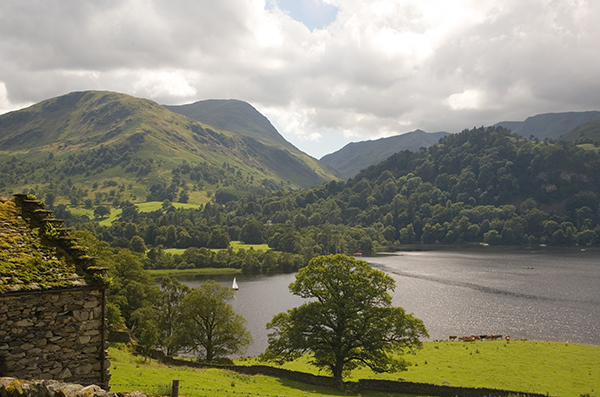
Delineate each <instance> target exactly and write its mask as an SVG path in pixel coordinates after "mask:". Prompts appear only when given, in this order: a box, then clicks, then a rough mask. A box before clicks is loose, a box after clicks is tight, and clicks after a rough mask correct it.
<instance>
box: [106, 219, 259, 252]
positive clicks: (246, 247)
mask: <svg viewBox="0 0 600 397" xmlns="http://www.w3.org/2000/svg"><path fill="white" fill-rule="evenodd" d="M101 224H102V223H101ZM229 246H230V247H231V249H233V250H234V251H239V250H241V249H243V250H249V249H250V248H252V249H253V250H254V251H268V250H270V248H269V245H268V244H244V243H242V242H241V241H232V242H230V243H229ZM186 249H187V248H166V249H165V252H166V253H168V254H171V255H183V253H184V252H185V250H186ZM222 249H223V248H211V251H214V252H217V251H221V250H222Z"/></svg>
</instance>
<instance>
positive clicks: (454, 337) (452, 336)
mask: <svg viewBox="0 0 600 397" xmlns="http://www.w3.org/2000/svg"><path fill="white" fill-rule="evenodd" d="M448 339H449V340H456V335H450V336H449V337H448Z"/></svg>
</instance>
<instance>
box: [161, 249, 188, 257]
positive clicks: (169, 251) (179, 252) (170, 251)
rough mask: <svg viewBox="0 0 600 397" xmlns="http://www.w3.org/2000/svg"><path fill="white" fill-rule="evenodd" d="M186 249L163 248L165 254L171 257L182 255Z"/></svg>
mask: <svg viewBox="0 0 600 397" xmlns="http://www.w3.org/2000/svg"><path fill="white" fill-rule="evenodd" d="M186 249H187V248H165V252H166V253H167V254H171V255H183V253H184V252H185V250H186Z"/></svg>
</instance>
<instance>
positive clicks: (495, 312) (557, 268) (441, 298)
mask: <svg viewBox="0 0 600 397" xmlns="http://www.w3.org/2000/svg"><path fill="white" fill-rule="evenodd" d="M364 259H365V260H367V261H368V262H369V263H370V264H371V265H372V266H373V267H375V268H378V269H381V270H383V271H385V272H386V273H388V274H389V275H390V276H391V277H393V278H394V280H395V281H396V290H395V291H394V292H393V293H392V295H393V303H394V305H395V306H402V307H403V308H405V309H406V311H407V312H412V313H414V315H415V316H416V317H418V318H420V319H422V320H423V321H424V323H425V326H426V327H427V329H428V330H429V334H430V337H431V339H446V338H448V336H449V335H459V336H460V335H471V334H476V335H480V334H502V335H510V337H511V338H517V339H519V338H526V339H537V340H551V341H570V342H577V343H586V344H594V345H600V252H598V251H590V250H587V251H584V252H582V251H580V250H570V251H565V250H561V251H547V250H518V251H516V250H509V249H507V250H491V249H489V247H487V248H481V249H473V250H453V251H422V252H400V253H396V254H391V255H381V256H377V257H372V258H364ZM215 279H217V281H219V282H221V283H222V284H223V285H227V286H230V285H231V281H232V279H233V277H232V276H227V277H217V278H215ZM237 279H238V284H239V287H240V289H239V291H238V292H237V293H236V298H235V300H234V301H233V302H232V305H233V308H234V310H235V311H236V312H238V313H240V314H241V315H243V316H244V317H245V318H246V320H247V321H248V329H249V330H250V332H251V333H252V336H253V338H254V344H253V345H252V346H251V347H250V349H248V351H247V355H257V354H260V353H261V352H263V351H264V349H265V347H266V345H267V331H266V329H265V325H266V323H267V322H269V321H270V320H271V319H272V318H273V316H274V315H275V314H277V313H279V312H281V311H285V310H287V309H289V308H291V307H295V306H299V305H301V304H302V303H303V299H301V298H299V297H297V296H294V295H292V294H291V293H289V290H288V285H289V284H290V283H291V282H292V281H294V279H295V274H278V275H273V276H256V275H253V276H245V275H241V276H237ZM182 281H183V282H184V283H185V284H187V285H189V286H190V287H196V286H198V285H200V283H202V282H203V280H202V279H196V280H191V279H182Z"/></svg>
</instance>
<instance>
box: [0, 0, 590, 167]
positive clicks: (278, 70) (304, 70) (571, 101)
mask: <svg viewBox="0 0 600 397" xmlns="http://www.w3.org/2000/svg"><path fill="white" fill-rule="evenodd" d="M311 1H312V3H314V4H313V6H314V5H319V4H320V6H325V5H327V7H329V8H328V9H329V10H330V11H331V10H335V8H336V7H337V10H335V12H331V13H330V14H328V18H329V19H328V20H327V21H326V22H325V23H323V22H322V21H319V20H318V18H316V17H315V19H314V20H311V13H310V12H308V13H307V12H305V10H304V11H302V10H300V11H298V10H296V11H294V12H291V11H286V10H285V9H284V8H282V7H279V6H277V4H276V3H275V1H274V0H267V1H263V0H220V1H211V0H179V1H166V0H154V1H141V0H98V1H94V2H81V1H78V0H46V1H31V2H29V1H28V2H18V1H7V2H0V88H2V87H4V91H2V92H0V111H2V112H4V111H8V110H13V109H16V108H19V107H21V106H24V105H27V104H30V103H35V102H38V101H41V100H43V99H47V98H50V97H54V96H58V95H62V94H65V93H68V92H71V91H80V90H88V89H104V90H112V91H118V92H123V93H127V94H131V95H136V96H141V97H145V98H149V99H152V100H155V101H157V102H159V103H163V104H182V103H189V102H193V101H196V100H201V99H208V98H237V99H241V100H245V101H248V102H250V103H252V104H253V105H254V106H255V107H256V108H257V109H259V110H260V111H263V112H265V114H267V115H268V116H269V117H270V118H271V119H272V121H273V122H274V124H275V125H276V126H277V127H278V128H279V129H280V131H281V132H282V133H283V134H284V136H285V137H286V138H288V139H289V140H290V141H292V142H294V143H295V144H296V145H298V146H299V147H300V146H301V145H302V147H301V148H302V149H303V150H305V151H308V152H309V153H311V154H313V155H316V154H317V153H322V154H325V153H326V152H323V151H324V150H328V151H329V152H331V151H334V150H337V149H339V146H338V147H335V145H336V142H338V144H339V145H341V144H342V143H344V142H347V141H348V140H349V139H355V140H363V139H373V138H377V137H381V136H389V135H392V134H397V133H402V132H406V131H412V130H414V129H417V128H421V129H424V130H427V131H437V130H447V131H452V132H454V131H460V130H462V129H463V128H468V127H470V126H473V125H490V124H493V123H495V122H498V121H500V120H511V119H512V120H523V119H525V118H526V117H528V116H530V115H533V114H537V113H544V112H550V111H567V110H591V109H599V108H600V52H598V51H597V50H596V47H597V43H598V41H599V39H600V25H599V24H598V23H597V20H596V19H597V18H596V16H597V15H600V3H598V2H597V1H595V0H568V1H553V0H531V1H527V2H523V1H518V0H506V1H503V2H498V1H495V0H479V1H475V0H457V1H452V2H449V1H447V0H420V1H417V0H373V1H369V2H365V1H361V0H344V1H341V0H327V1H322V2H320V1H317V0H314V1H313V0H311ZM312 3H311V4H312ZM281 4H282V6H284V5H285V4H283V3H281ZM288 7H290V6H289V4H288ZM301 11H302V12H303V13H301ZM300 14H301V15H300ZM294 18H296V19H298V20H296V19H294ZM299 20H300V21H301V22H299ZM315 24H316V25H315ZM318 24H321V25H322V26H323V28H321V27H318ZM307 26H309V27H310V28H309V27H307ZM0 91H1V90H0Z"/></svg>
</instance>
